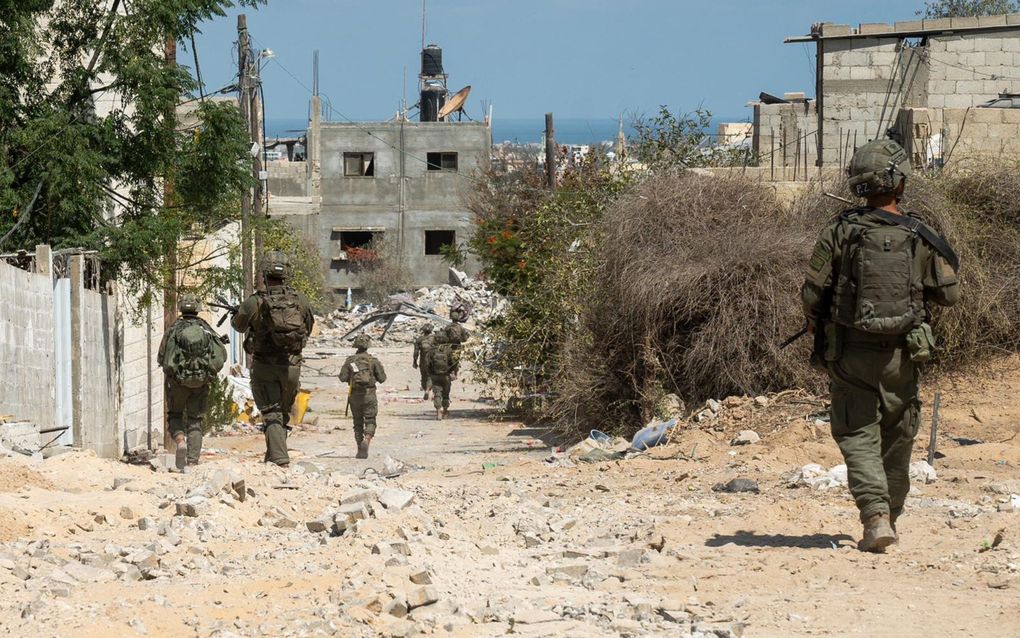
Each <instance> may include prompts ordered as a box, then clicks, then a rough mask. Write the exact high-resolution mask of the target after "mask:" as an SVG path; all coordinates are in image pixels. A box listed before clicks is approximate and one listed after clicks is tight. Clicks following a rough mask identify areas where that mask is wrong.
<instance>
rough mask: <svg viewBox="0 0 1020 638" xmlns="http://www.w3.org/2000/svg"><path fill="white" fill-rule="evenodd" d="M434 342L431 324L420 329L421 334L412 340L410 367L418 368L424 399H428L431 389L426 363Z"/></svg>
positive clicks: (434, 337)
mask: <svg viewBox="0 0 1020 638" xmlns="http://www.w3.org/2000/svg"><path fill="white" fill-rule="evenodd" d="M435 342H436V336H435V335H434V334H432V324H430V323H427V324H425V327H424V328H422V334H420V335H418V338H417V339H415V340H414V354H412V355H411V365H412V366H413V367H415V368H418V371H419V372H420V373H421V389H422V392H424V393H425V398H426V399H427V398H429V390H430V389H431V388H432V378H431V377H430V376H429V372H428V369H427V367H428V366H426V362H427V361H428V357H429V352H431V351H432V348H434V347H435Z"/></svg>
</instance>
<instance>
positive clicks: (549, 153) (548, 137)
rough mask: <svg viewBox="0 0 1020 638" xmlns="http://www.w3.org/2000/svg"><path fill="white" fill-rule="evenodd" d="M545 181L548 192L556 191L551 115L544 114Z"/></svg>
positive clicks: (554, 142) (554, 139)
mask: <svg viewBox="0 0 1020 638" xmlns="http://www.w3.org/2000/svg"><path fill="white" fill-rule="evenodd" d="M545 181H546V185H548V186H549V190H556V136H555V135H554V133H553V114H552V113H546V114H545Z"/></svg>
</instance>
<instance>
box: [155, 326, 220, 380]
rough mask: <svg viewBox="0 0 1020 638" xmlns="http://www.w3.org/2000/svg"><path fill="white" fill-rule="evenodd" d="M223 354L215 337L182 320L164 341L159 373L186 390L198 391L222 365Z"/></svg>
mask: <svg viewBox="0 0 1020 638" xmlns="http://www.w3.org/2000/svg"><path fill="white" fill-rule="evenodd" d="M226 354H227V352H226V350H225V349H224V347H223V344H221V343H220V341H219V339H217V338H216V335H214V334H213V333H212V331H211V330H209V329H208V328H206V327H205V326H204V325H202V323H201V322H200V321H199V320H197V319H190V320H189V319H183V320H181V322H180V323H178V325H177V326H176V327H174V328H173V333H172V334H171V335H170V338H169V339H168V340H167V344H166V351H165V352H164V353H163V361H164V363H163V371H164V372H165V373H166V374H167V375H168V376H169V377H170V378H171V379H173V380H174V381H176V382H177V383H179V384H180V385H183V386H184V387H186V388H201V387H202V386H204V385H205V384H207V383H208V382H209V381H210V380H212V379H213V378H214V377H215V376H216V374H217V373H218V372H219V370H220V368H222V367H223V363H224V362H225V361H226V358H227V357H226Z"/></svg>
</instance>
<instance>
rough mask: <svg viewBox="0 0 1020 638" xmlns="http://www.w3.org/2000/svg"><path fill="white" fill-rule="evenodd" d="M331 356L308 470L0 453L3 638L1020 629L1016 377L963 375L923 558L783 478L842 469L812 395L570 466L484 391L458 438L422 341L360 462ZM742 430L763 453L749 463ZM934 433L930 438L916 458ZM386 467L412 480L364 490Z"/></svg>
mask: <svg viewBox="0 0 1020 638" xmlns="http://www.w3.org/2000/svg"><path fill="white" fill-rule="evenodd" d="M311 351H313V352H319V353H323V354H320V355H315V356H317V357H321V358H315V359H310V360H309V362H308V370H307V371H306V375H305V385H306V386H307V387H311V388H314V389H315V394H314V397H313V399H312V403H311V406H312V412H311V413H310V414H311V415H312V416H315V417H318V423H317V425H316V426H314V427H306V428H302V429H299V430H298V431H296V432H295V433H294V435H293V436H292V438H291V448H292V449H293V459H294V461H295V462H294V464H293V465H294V466H293V467H292V468H291V469H290V470H288V471H281V470H278V469H277V468H273V467H267V466H265V465H263V464H261V463H260V462H259V461H260V460H261V455H262V450H263V448H262V442H261V439H260V438H259V437H255V436H243V437H225V438H220V439H211V440H209V441H208V447H209V448H210V454H208V455H207V456H206V457H205V458H204V460H203V464H202V465H200V466H199V467H198V468H197V471H196V472H194V473H192V474H190V475H179V474H169V473H156V472H153V471H151V470H150V469H148V468H144V467H135V466H128V465H125V464H122V463H118V462H114V461H106V460H99V459H96V458H94V457H92V456H90V455H88V454H85V453H70V454H65V455H61V456H59V457H55V458H52V459H49V460H47V461H44V462H41V463H35V464H33V463H29V462H26V461H24V460H22V459H20V458H19V459H0V629H2V630H3V632H4V633H5V634H6V635H12V636H114V635H115V636H133V635H149V636H203V637H204V636H222V637H226V636H319V635H336V636H413V635H437V636H498V635H506V634H513V635H525V636H714V637H718V636H739V635H743V636H752V637H753V636H829V635H847V634H850V635H860V636H922V635H923V636H982V637H983V636H990V637H998V636H1002V637H1015V636H1018V635H1020V595H1018V593H1017V592H1018V590H1020V540H1018V538H1020V531H1018V528H1020V525H1018V523H1020V514H1018V513H1017V512H1016V511H1012V506H1011V505H1009V503H1010V499H1011V495H1016V494H1020V474H1018V466H1020V441H1018V438H1017V436H1016V435H1017V432H1018V431H1020V425H1018V424H1020V406H1018V404H1017V401H1016V399H1015V397H1016V390H1017V389H1018V388H1020V375H1017V374H1016V373H1015V372H1014V370H1015V369H1016V368H1017V363H1016V361H1006V362H1004V363H1003V364H1002V365H1000V366H993V367H992V368H990V369H986V370H984V371H982V374H981V376H980V379H979V380H965V379H958V380H945V381H943V382H942V384H941V387H942V389H943V390H944V391H945V392H946V395H945V399H944V401H945V410H944V422H943V436H942V437H941V438H940V449H941V450H942V454H943V456H942V457H941V458H940V459H939V460H938V461H937V463H936V469H937V471H938V479H937V480H936V481H935V482H933V483H930V484H925V485H917V486H916V492H915V494H914V495H913V496H912V497H911V499H910V501H909V503H908V514H907V515H906V516H905V517H904V518H903V519H902V521H901V523H900V532H901V542H900V543H899V544H898V545H895V546H893V547H892V548H891V549H890V551H889V552H888V553H887V554H885V555H880V556H875V555H870V554H862V553H861V552H859V551H857V550H856V548H855V538H856V537H857V535H858V534H859V523H858V522H857V519H856V512H855V510H854V508H853V505H852V503H851V501H850V500H849V498H848V496H847V494H846V492H845V489H842V488H835V489H831V490H813V489H811V488H808V487H797V488H791V487H789V486H788V485H787V483H786V480H785V479H784V476H785V475H787V474H788V473H789V472H790V471H791V470H794V469H796V468H798V467H800V466H802V465H803V464H806V463H811V462H814V463H819V464H822V465H823V466H825V467H830V466H832V465H836V464H837V463H839V461H840V459H839V456H838V451H837V450H836V448H835V445H834V444H833V443H832V442H831V440H829V439H828V438H827V435H826V434H825V432H824V430H823V428H819V427H818V426H817V425H813V424H812V423H811V421H810V420H806V419H805V416H807V415H808V414H809V413H810V412H812V411H814V410H816V409H817V405H814V406H813V405H809V404H808V403H810V402H807V403H805V404H804V405H803V406H801V407H798V404H796V403H787V404H786V405H785V406H784V407H782V408H781V409H780V408H779V407H776V408H775V409H773V408H772V407H755V406H753V405H752V406H751V407H748V403H747V402H746V401H745V402H740V401H734V402H733V403H732V405H733V406H734V407H733V408H732V409H728V411H727V409H724V411H723V412H722V413H721V414H720V417H719V419H718V421H717V422H708V423H705V424H702V425H700V426H698V427H696V428H695V427H691V428H689V429H685V430H684V431H683V432H682V433H680V434H679V435H678V436H677V437H676V439H675V441H674V443H673V444H672V445H670V446H667V447H663V448H658V449H656V450H654V451H653V452H652V453H650V454H647V455H645V456H642V457H638V458H635V459H631V460H627V461H615V462H607V463H600V464H580V465H571V464H570V463H568V462H565V461H562V460H560V461H557V462H556V463H554V464H551V463H548V462H547V461H546V459H547V458H548V457H549V456H550V449H549V448H548V447H547V446H546V445H545V444H544V443H542V441H541V440H540V439H539V438H538V437H540V436H543V435H544V434H545V433H543V432H540V431H536V430H530V429H528V428H525V427H522V426H521V425H520V424H519V423H516V422H513V421H509V420H506V421H500V420H492V419H491V418H490V417H491V416H492V411H493V404H492V403H491V402H488V401H485V400H483V399H482V398H481V394H482V393H481V391H480V390H479V389H478V388H474V387H471V386H470V385H469V384H466V383H463V382H462V383H458V384H457V385H456V386H455V391H454V393H455V399H456V400H455V403H454V405H453V409H452V417H453V418H451V419H450V420H448V421H443V422H437V421H435V420H434V414H433V412H432V409H431V406H430V405H428V404H426V403H424V402H422V401H421V396H420V391H419V390H418V388H417V371H414V370H411V369H410V365H409V364H410V348H409V347H389V348H385V349H381V350H380V351H379V355H380V357H381V358H382V360H383V362H384V364H385V365H386V367H387V371H388V373H389V375H390V379H391V381H390V382H389V383H387V385H386V386H385V389H381V390H380V398H381V399H382V404H381V415H380V426H379V427H380V429H379V433H378V436H377V439H376V441H375V443H374V444H373V448H372V457H371V458H370V459H368V460H367V461H359V460H357V459H354V458H353V455H354V445H353V435H352V434H351V429H350V420H349V419H344V418H343V399H345V395H344V394H343V392H344V390H343V389H342V388H341V386H340V385H339V384H338V383H337V382H336V381H335V377H334V376H332V373H335V371H336V370H338V369H339V363H340V362H341V361H342V357H338V354H342V353H338V352H335V351H330V350H327V349H317V348H314V347H313V348H312V349H311ZM316 371H319V372H316ZM798 410H800V412H798ZM926 414H927V412H926ZM594 425H597V424H594ZM743 429H754V430H755V431H757V432H758V433H759V434H760V435H761V437H762V441H761V442H760V443H758V444H754V445H747V446H740V447H732V446H730V444H729V443H730V439H731V437H732V436H733V434H734V432H735V431H736V430H743ZM926 441H927V426H925V427H923V428H922V431H921V433H920V436H919V439H918V447H917V449H916V450H915V458H917V459H919V458H922V457H923V456H924V447H925V444H926ZM387 456H388V457H391V458H393V459H398V460H399V461H401V462H403V463H405V464H407V465H408V466H409V467H410V469H409V471H407V472H405V473H403V474H401V475H400V476H397V477H395V478H390V479H386V478H382V477H379V476H378V475H376V474H374V473H373V472H371V471H369V472H368V473H366V470H369V469H370V468H372V469H381V468H382V467H383V464H384V460H385V458H386V457H387ZM731 478H750V479H754V480H756V481H757V482H758V485H759V487H760V493H757V494H754V493H750V494H725V493H717V492H713V491H712V489H711V488H712V486H713V485H715V484H717V483H720V482H724V481H727V480H729V479H731ZM238 479H243V480H244V482H245V485H244V487H243V493H244V495H245V498H244V500H243V501H242V500H240V496H239V493H238V490H237V489H236V481H237V480H238ZM115 481H116V485H117V487H116V489H114V485H115ZM189 493H190V494H191V496H190V497H189V496H188V495H189ZM408 500H409V501H410V502H407V501H408ZM340 501H343V502H344V503H345V505H344V506H343V507H345V508H347V509H348V511H354V512H355V513H354V514H343V516H349V517H355V518H356V517H359V516H360V517H362V518H357V519H356V520H355V518H343V522H342V525H343V526H345V527H346V529H345V531H344V532H343V533H342V534H338V531H339V530H336V529H334V530H333V532H332V533H330V531H329V530H328V529H326V528H327V527H328V526H331V525H334V524H335V521H336V520H337V516H339V515H340V514H338V512H337V511H338V509H340V505H339V503H340ZM189 504H190V505H189ZM182 507H183V509H182ZM189 507H190V508H191V509H190V510H189ZM359 508H360V509H359ZM178 511H181V512H182V515H177V514H176V512H178ZM317 522H318V523H322V524H321V525H316V523H317ZM310 528H311V529H315V530H318V529H320V528H323V529H326V531H311V529H310ZM999 530H1003V532H1002V534H1001V535H1000V536H999V538H1000V539H1001V540H999V541H998V542H997V543H996V541H995V539H996V533H997V532H998V531H999ZM992 545H995V546H994V547H992ZM983 550H987V551H983Z"/></svg>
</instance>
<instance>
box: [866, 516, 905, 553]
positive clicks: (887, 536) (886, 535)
mask: <svg viewBox="0 0 1020 638" xmlns="http://www.w3.org/2000/svg"><path fill="white" fill-rule="evenodd" d="M895 542H896V532H895V531H893V528H892V526H891V525H890V524H889V515H888V514H875V515H874V516H872V517H870V518H869V519H868V520H866V521H864V538H862V539H861V542H860V543H857V547H858V549H860V550H861V551H864V552H874V553H876V554H881V553H882V552H884V551H885V548H886V547H888V546H889V545H891V544H893V543H895Z"/></svg>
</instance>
